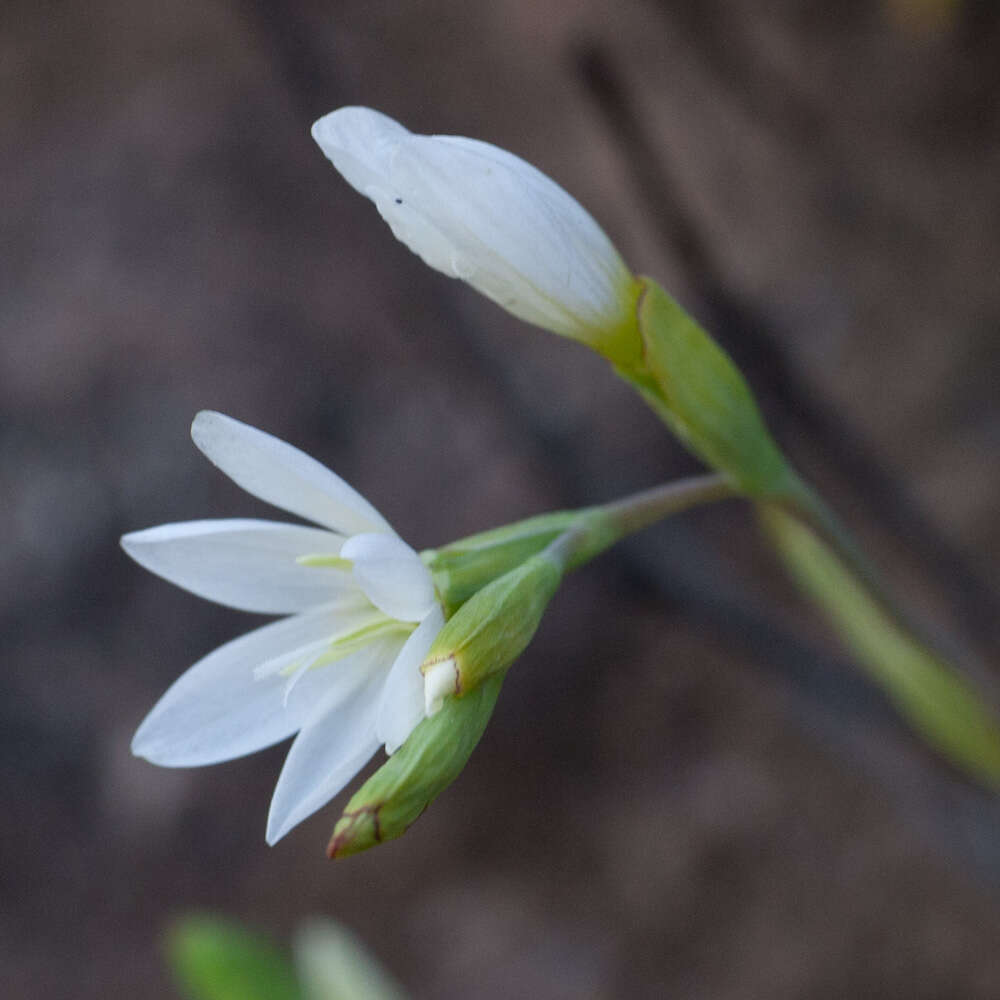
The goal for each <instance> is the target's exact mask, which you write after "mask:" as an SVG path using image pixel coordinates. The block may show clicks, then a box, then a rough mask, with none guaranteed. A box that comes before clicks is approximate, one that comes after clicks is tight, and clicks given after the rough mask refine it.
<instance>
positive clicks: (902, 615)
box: [779, 476, 954, 658]
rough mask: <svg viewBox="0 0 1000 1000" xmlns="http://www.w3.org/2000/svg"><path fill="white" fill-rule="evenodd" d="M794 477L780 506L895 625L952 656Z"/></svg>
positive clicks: (811, 491)
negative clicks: (809, 531) (813, 535)
mask: <svg viewBox="0 0 1000 1000" xmlns="http://www.w3.org/2000/svg"><path fill="white" fill-rule="evenodd" d="M793 478H794V481H793V486H792V488H791V490H790V491H789V494H788V501H787V503H785V504H780V505H779V506H782V507H784V508H785V510H786V512H787V513H790V514H792V515H793V516H794V517H796V518H797V519H798V520H800V521H801V522H803V523H804V524H805V525H806V526H807V527H809V528H811V529H812V530H813V531H814V532H815V533H816V534H817V535H818V536H819V538H820V539H821V540H822V541H824V542H825V543H826V544H827V545H828V546H829V547H830V548H831V549H832V550H833V552H834V553H835V554H836V556H837V558H838V559H840V561H841V562H842V563H843V564H844V566H845V568H846V569H847V570H848V571H849V572H850V573H851V574H852V575H853V576H854V577H855V579H856V580H857V582H858V584H859V585H860V586H861V587H862V588H863V589H864V590H865V592H866V593H867V594H868V596H869V599H870V600H872V601H874V603H875V604H876V605H877V606H878V607H879V608H880V609H881V611H882V612H883V613H884V614H885V615H887V616H888V617H889V618H890V619H891V620H892V621H894V622H895V623H896V625H897V626H899V627H900V628H901V629H903V630H904V631H905V632H908V633H909V634H910V636H911V637H912V638H913V639H914V640H916V641H917V642H920V643H922V644H923V645H925V646H927V647H928V649H930V650H932V651H934V652H936V653H938V654H939V655H942V656H945V657H946V658H953V657H954V651H953V650H947V651H946V650H942V649H941V648H940V641H939V640H938V639H936V638H935V637H933V636H932V635H931V634H930V633H929V631H928V629H927V628H926V626H925V625H924V624H923V623H922V622H921V621H920V620H919V619H917V618H916V617H915V616H914V615H913V614H911V613H910V612H909V611H907V609H906V608H904V607H903V606H902V605H901V604H900V603H899V601H898V600H897V599H896V597H895V596H894V595H893V594H892V593H891V591H890V590H889V589H888V587H887V586H886V584H885V581H884V580H883V579H882V576H881V574H880V573H879V572H878V570H877V569H876V568H875V566H874V564H873V563H872V561H871V560H870V559H869V558H868V557H867V556H866V555H865V553H864V552H863V551H862V549H861V547H860V546H859V545H858V543H857V542H856V541H855V539H854V536H853V535H852V534H851V532H850V531H849V530H848V528H847V526H846V525H845V524H844V523H843V521H841V520H840V518H838V517H837V515H836V514H835V513H834V512H833V511H832V510H831V509H830V507H829V506H827V504H826V502H825V501H824V500H823V498H822V497H821V496H820V495H819V494H818V493H817V492H816V491H815V490H814V489H813V488H812V487H811V486H809V485H808V484H807V483H805V482H804V481H803V480H802V479H800V478H798V476H794V477H793Z"/></svg>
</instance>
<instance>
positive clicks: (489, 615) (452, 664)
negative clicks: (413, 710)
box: [420, 549, 563, 713]
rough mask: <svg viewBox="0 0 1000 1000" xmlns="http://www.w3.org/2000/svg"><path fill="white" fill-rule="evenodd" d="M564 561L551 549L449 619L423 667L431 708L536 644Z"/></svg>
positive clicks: (491, 585) (492, 585)
mask: <svg viewBox="0 0 1000 1000" xmlns="http://www.w3.org/2000/svg"><path fill="white" fill-rule="evenodd" d="M562 575H563V561H562V560H560V559H558V558H556V557H554V556H553V555H551V554H550V552H549V550H548V549H546V550H545V551H544V552H540V553H539V554H538V555H535V556H532V557H531V558H530V559H527V560H526V561H525V562H523V563H522V564H521V565H520V566H518V567H517V568H516V569H512V570H511V571H510V572H509V573H505V574H504V575H503V576H501V577H499V578H498V579H496V580H494V581H493V582H492V583H489V584H487V585H486V586H485V587H483V589H482V590H480V591H479V592H478V593H476V594H474V595H473V596H472V597H471V598H470V599H469V600H468V601H466V603H465V604H463V605H462V607H461V608H460V609H459V610H458V611H457V612H456V613H455V614H454V615H453V616H452V617H451V618H450V619H449V620H448V621H447V622H446V623H445V625H444V628H442V629H441V631H440V632H439V633H438V635H437V638H436V639H435V640H434V643H433V644H432V645H431V648H430V652H429V653H428V654H427V657H426V658H425V660H424V662H423V665H422V666H421V668H420V669H421V671H422V672H423V674H424V683H425V692H426V694H427V711H428V713H432V712H434V711H436V710H437V709H438V708H439V707H440V703H441V700H442V699H443V698H444V697H445V696H446V695H448V694H455V695H462V694H465V693H466V692H468V691H471V690H472V689H473V688H475V687H476V686H478V685H479V684H481V683H482V682H483V680H485V679H486V678H487V677H489V676H491V675H493V674H496V673H500V672H502V671H506V669H507V668H508V667H509V666H510V665H511V664H512V663H513V662H514V660H516V659H517V658H518V657H519V656H520V655H521V653H522V652H524V649H525V647H526V646H527V645H528V643H529V642H531V639H532V636H534V634H535V631H536V630H537V628H538V625H539V622H541V620H542V615H543V614H544V613H545V609H546V608H547V607H548V604H549V601H551V600H552V597H553V595H554V594H555V592H556V590H558V588H559V584H560V582H561V581H562Z"/></svg>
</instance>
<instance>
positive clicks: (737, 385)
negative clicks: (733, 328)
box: [618, 277, 795, 497]
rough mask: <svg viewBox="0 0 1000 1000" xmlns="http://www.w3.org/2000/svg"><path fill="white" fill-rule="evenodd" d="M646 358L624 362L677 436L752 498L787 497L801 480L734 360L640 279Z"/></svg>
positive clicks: (668, 298)
mask: <svg viewBox="0 0 1000 1000" xmlns="http://www.w3.org/2000/svg"><path fill="white" fill-rule="evenodd" d="M639 280H640V282H641V283H642V285H643V291H642V294H641V295H640V297H639V304H638V317H639V332H640V334H641V336H642V342H643V356H642V358H641V360H640V361H639V362H637V363H636V364H634V365H619V366H618V371H619V374H621V375H622V376H624V377H625V378H626V379H627V380H628V381H629V382H631V383H632V384H633V385H634V386H635V387H636V388H637V389H638V390H639V392H640V393H641V394H642V396H643V398H644V399H645V400H646V402H647V403H649V404H650V405H651V406H652V407H653V409H654V410H656V412H657V413H658V414H659V415H660V417H661V419H662V420H663V421H664V422H665V423H666V424H667V426H668V427H669V428H670V429H671V430H672V431H673V432H674V434H676V435H677V437H678V438H680V440H681V441H682V442H683V443H684V444H685V445H686V446H687V447H688V448H690V449H691V451H693V452H694V453H695V454H696V455H697V456H698V457H699V458H700V459H702V461H704V462H705V463H706V464H708V465H709V466H711V467H712V468H713V469H717V470H718V471H719V472H723V473H725V474H726V475H727V476H728V477H729V478H730V479H731V480H732V481H733V482H734V483H735V484H736V485H737V486H739V487H740V489H742V490H743V491H744V492H746V493H748V494H750V495H751V496H757V497H765V496H783V495H785V494H787V493H789V492H790V491H791V490H793V489H794V483H795V477H794V474H793V473H792V472H791V470H790V469H789V467H788V465H787V463H786V462H785V459H784V457H783V456H782V454H781V451H780V450H779V449H778V446H777V445H776V444H775V443H774V439H773V438H772V437H771V434H770V432H769V431H768V429H767V427H766V426H765V425H764V420H763V418H762V417H761V415H760V410H759V409H758V408H757V403H756V401H755V400H754V397H753V394H752V393H751V391H750V388H749V386H748V385H747V383H746V380H745V379H744V378H743V376H742V375H741V374H740V371H739V369H738V368H737V367H736V365H735V364H733V361H732V359H731V358H730V357H729V355H728V354H726V352H725V351H724V350H723V349H722V348H721V347H719V345H718V344H717V343H716V342H715V341H714V340H713V339H712V338H711V337H710V336H709V335H708V334H707V333H706V332H705V330H704V329H702V327H701V326H700V325H699V324H698V323H697V322H696V321H695V320H694V319H693V318H692V317H691V316H690V315H689V314H688V313H687V312H685V311H684V309H682V308H681V306H680V305H679V304H678V303H677V302H676V301H675V300H674V299H673V298H671V296H669V295H668V294H667V293H666V292H665V291H664V290H663V289H662V288H661V287H660V286H659V285H658V284H657V283H656V282H655V281H653V280H652V279H651V278H646V277H643V278H640V279H639Z"/></svg>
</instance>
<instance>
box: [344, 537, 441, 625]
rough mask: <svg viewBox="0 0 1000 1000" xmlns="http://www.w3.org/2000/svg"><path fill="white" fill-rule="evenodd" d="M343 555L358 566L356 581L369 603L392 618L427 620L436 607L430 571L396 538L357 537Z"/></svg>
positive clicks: (350, 540) (346, 544)
mask: <svg viewBox="0 0 1000 1000" xmlns="http://www.w3.org/2000/svg"><path fill="white" fill-rule="evenodd" d="M340 554H341V556H342V557H343V558H344V559H349V560H350V561H351V562H352V563H353V564H354V579H355V580H356V581H357V584H358V586H359V587H360V588H361V589H362V590H363V591H364V592H365V594H366V595H367V597H368V600H370V601H371V602H372V604H374V605H375V607H376V608H378V609H379V610H380V611H384V612H385V613H386V614H387V615H389V617H390V618H396V619H398V620H399V621H403V622H419V621H423V619H424V617H425V616H426V615H427V613H428V612H429V611H430V610H431V608H432V607H433V606H434V604H435V598H434V579H433V577H432V576H431V573H430V570H429V569H428V568H427V567H426V566H425V565H424V564H423V562H422V561H421V559H420V556H418V555H417V553H416V552H414V551H413V549H411V548H410V546H409V545H407V544H406V542H404V541H403V540H402V539H401V538H398V537H397V536H396V535H375V534H366V535H355V536H354V537H353V538H348V540H347V541H346V542H344V545H343V548H341V550H340Z"/></svg>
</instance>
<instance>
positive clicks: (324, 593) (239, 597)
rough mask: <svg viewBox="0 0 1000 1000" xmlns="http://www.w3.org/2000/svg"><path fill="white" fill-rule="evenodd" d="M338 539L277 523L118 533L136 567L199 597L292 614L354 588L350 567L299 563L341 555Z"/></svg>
mask: <svg viewBox="0 0 1000 1000" xmlns="http://www.w3.org/2000/svg"><path fill="white" fill-rule="evenodd" d="M343 541H344V539H343V536H341V535H337V534H334V533H333V532H330V531H323V530H322V529H320V528H307V527H304V526H302V525H296V524H278V523H276V522H274V521H253V520H237V519H233V520H216V521H185V522H183V523H180V524H162V525H160V526H159V527H157V528H149V529H148V530H146V531H136V532H133V533H132V534H130V535H125V536H124V537H123V538H122V548H123V549H125V551H126V552H127V553H128V554H129V555H130V556H131V557H132V558H133V559H134V560H135V561H136V562H137V563H139V564H140V565H141V566H143V567H145V568H146V569H148V570H149V571H150V572H151V573H156V574H157V576H162V577H163V579H165V580H169V581H170V582H171V583H173V584H176V585H177V586H178V587H183V588H184V589H185V590H189V591H191V593H192V594H197V595H198V596H199V597H204V598H206V599H207V600H209V601H216V602H217V603H219V604H225V605H228V606H229V607H231V608H239V609H240V610H242V611H257V612H260V613H262V614H291V613H293V612H296V611H304V610H305V609H306V608H311V607H316V605H318V604H325V603H327V602H328V601H330V600H331V598H333V597H335V596H337V595H338V594H342V593H345V592H347V591H350V590H354V589H356V586H355V584H354V582H353V580H352V578H351V574H350V572H349V571H347V570H342V569H329V568H326V567H318V566H300V565H299V564H298V563H297V562H296V559H298V558H299V557H300V556H306V555H333V556H336V555H338V554H339V552H340V547H341V545H342V544H343Z"/></svg>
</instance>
